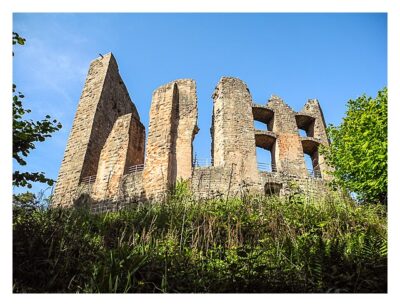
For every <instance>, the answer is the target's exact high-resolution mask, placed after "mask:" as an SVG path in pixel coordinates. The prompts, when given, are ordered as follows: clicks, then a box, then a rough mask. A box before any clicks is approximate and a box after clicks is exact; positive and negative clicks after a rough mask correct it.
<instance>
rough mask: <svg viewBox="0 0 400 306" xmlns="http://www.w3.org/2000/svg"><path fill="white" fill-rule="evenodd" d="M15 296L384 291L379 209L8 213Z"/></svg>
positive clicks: (324, 201) (340, 202)
mask: <svg viewBox="0 0 400 306" xmlns="http://www.w3.org/2000/svg"><path fill="white" fill-rule="evenodd" d="M13 243H14V249H13V269H14V274H13V281H14V292H386V290H387V227H386V207H385V206H381V205H370V206H368V205H363V206H357V205H355V204H354V203H352V202H350V201H347V200H344V199H342V198H340V197H337V196H335V195H329V196H326V197H325V198H321V199H319V200H318V201H317V200H312V201H311V200H306V199H303V198H301V197H300V198H297V199H296V200H293V199H292V200H289V199H279V198H274V197H244V198H242V199H231V200H227V201H226V200H210V201H200V202H198V201H194V200H193V199H192V198H191V197H190V195H189V194H188V193H187V192H186V190H185V188H180V189H179V188H178V189H177V190H176V192H175V194H174V195H172V196H171V197H170V198H169V199H168V200H167V201H166V202H165V203H158V204H152V205H149V204H147V205H145V204H136V205H132V206H131V208H130V209H125V210H123V211H119V212H112V213H103V214H91V213H89V212H88V211H86V210H84V209H40V208H32V207H30V208H29V207H18V206H15V207H14V215H13Z"/></svg>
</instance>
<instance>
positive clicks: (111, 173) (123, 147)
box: [93, 113, 145, 200]
mask: <svg viewBox="0 0 400 306" xmlns="http://www.w3.org/2000/svg"><path fill="white" fill-rule="evenodd" d="M144 134H145V130H144V126H143V125H142V123H141V122H140V121H138V120H137V119H136V118H135V117H134V116H133V114H132V113H131V114H126V115H123V116H121V117H119V118H118V119H117V121H115V124H114V127H113V129H112V131H111V133H110V134H109V136H108V138H107V141H106V143H105V145H104V147H103V149H102V151H101V154H100V162H99V166H98V169H97V176H96V182H95V183H94V186H93V199H95V200H102V199H107V198H111V199H113V198H118V197H119V193H120V189H121V185H122V176H123V175H124V173H126V172H127V171H128V169H129V166H132V165H139V164H143V162H144V138H145V136H144Z"/></svg>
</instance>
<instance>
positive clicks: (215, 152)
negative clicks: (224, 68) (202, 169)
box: [211, 77, 258, 185]
mask: <svg viewBox="0 0 400 306" xmlns="http://www.w3.org/2000/svg"><path fill="white" fill-rule="evenodd" d="M213 99H214V108H213V121H212V128H211V135H212V158H213V163H214V166H216V167H229V168H231V169H232V171H233V176H232V182H231V184H234V185H235V184H239V183H240V182H242V181H244V182H246V183H248V184H252V183H254V182H255V181H258V171H257V159H256V145H255V144H256V142H255V135H254V124H253V122H254V119H253V110H252V105H253V100H252V98H251V95H250V91H249V89H248V88H247V86H246V84H245V83H243V82H242V81H241V80H239V79H236V78H228V77H223V78H221V80H220V82H219V84H218V86H217V87H216V89H215V92H214V94H213Z"/></svg>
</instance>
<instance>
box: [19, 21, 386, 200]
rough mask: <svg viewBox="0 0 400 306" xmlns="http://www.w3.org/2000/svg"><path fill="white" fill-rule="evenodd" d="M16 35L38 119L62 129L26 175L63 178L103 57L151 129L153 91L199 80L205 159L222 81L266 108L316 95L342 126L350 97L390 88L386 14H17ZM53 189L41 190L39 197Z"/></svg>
mask: <svg viewBox="0 0 400 306" xmlns="http://www.w3.org/2000/svg"><path fill="white" fill-rule="evenodd" d="M13 30H14V31H15V32H18V33H19V34H20V35H21V36H23V37H25V38H26V39H27V43H26V45H25V46H23V47H19V46H18V47H17V48H16V49H15V56H14V59H13V61H14V66H13V80H14V83H15V84H17V88H18V90H20V91H22V92H23V93H24V94H25V96H26V98H25V106H26V107H28V108H30V109H32V118H33V119H40V118H43V117H44V116H45V115H46V114H50V115H51V116H52V117H54V118H57V119H59V120H60V121H61V122H62V124H63V129H62V130H61V131H60V132H57V133H55V134H54V135H53V137H52V138H50V139H48V140H47V141H46V142H44V143H38V144H37V149H36V150H34V151H32V153H31V155H30V156H29V158H28V166H27V167H24V168H26V170H27V171H44V172H45V173H46V175H47V176H48V177H51V178H54V179H56V178H57V173H58V169H59V167H60V164H61V160H62V158H63V153H64V149H65V145H66V142H67V138H68V134H69V131H70V129H71V126H72V121H73V117H74V114H75V111H76V108H77V104H78V101H79V97H80V94H81V91H82V88H83V84H84V81H85V77H86V73H87V70H88V68H89V63H90V61H91V60H93V59H94V58H96V57H97V56H98V54H99V53H102V54H105V53H108V52H110V51H111V52H113V54H114V55H115V57H116V59H117V62H118V65H119V69H120V74H121V76H122V78H123V80H124V82H125V84H126V86H127V88H128V91H129V93H130V96H131V98H132V100H133V101H134V103H135V105H136V107H137V109H138V112H139V114H140V117H141V120H142V122H143V124H144V125H145V126H146V127H147V125H148V114H149V110H150V103H151V95H152V92H153V91H154V89H156V88H157V87H158V86H160V85H162V84H165V83H167V82H170V81H172V80H174V79H178V78H192V79H194V80H196V82H197V93H198V107H199V120H198V126H199V127H200V132H199V133H198V135H197V136H196V138H195V141H194V149H195V152H196V155H197V156H198V157H200V158H208V157H210V146H211V139H210V127H211V113H212V99H211V95H212V93H213V90H214V88H215V86H216V85H217V83H218V81H219V79H220V78H221V77H222V76H234V77H238V78H240V79H242V80H243V81H244V82H245V83H246V84H247V85H248V87H249V89H250V92H251V94H252V96H253V100H254V101H255V102H257V103H261V104H264V103H266V101H267V99H268V98H269V97H270V96H271V95H272V94H275V95H278V96H280V97H282V98H283V99H284V100H285V102H286V103H287V104H288V105H290V106H291V107H292V108H293V109H294V110H296V111H298V110H300V109H301V108H302V106H303V105H304V104H305V102H306V101H307V99H309V98H317V99H318V100H319V102H320V104H321V106H322V109H323V111H324V115H325V120H326V122H327V123H332V124H334V125H337V124H339V123H340V121H341V118H342V117H343V115H344V113H345V110H346V102H347V101H348V100H349V99H354V98H356V97H358V96H360V95H361V94H363V93H366V94H367V95H370V96H375V95H376V93H377V91H378V90H379V89H381V88H382V87H384V86H386V85H387V17H386V14H373V13H362V14H350V13H345V14H337V13H328V14H302V13H294V14H291V13H285V14H277V13H270V14H258V13H257V14H238V13H234V14H220V13H218V14H217V13H214V14H187V13H186V14H141V13H139V14H128V13H124V14H69V13H62V14H53V13H47V14H34V13H29V14H20V13H18V14H14V18H13ZM146 132H147V131H146ZM259 159H261V161H264V160H263V159H264V156H263V157H259ZM14 166H15V169H19V168H18V167H17V166H16V165H15V164H14ZM21 170H22V169H21ZM44 188H46V186H45V185H41V184H36V185H35V186H34V189H33V191H34V192H38V191H39V190H40V189H44ZM15 191H16V192H18V191H21V190H19V189H17V190H15Z"/></svg>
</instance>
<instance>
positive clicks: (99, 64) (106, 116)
mask: <svg viewBox="0 0 400 306" xmlns="http://www.w3.org/2000/svg"><path fill="white" fill-rule="evenodd" d="M212 99H213V114H212V126H211V130H210V131H211V141H212V145H211V156H212V162H211V163H209V164H205V165H201V164H199V163H198V162H197V160H194V158H193V156H194V152H193V139H194V137H195V135H196V133H197V132H198V127H197V116H198V111H197V93H196V83H195V81H194V80H191V79H179V80H175V81H172V82H170V83H167V84H165V85H162V86H160V87H158V88H157V89H156V90H155V91H154V92H153V96H152V101H151V107H150V116H149V130H148V138H147V144H146V145H145V128H144V126H143V124H142V123H141V121H140V117H139V114H138V112H137V110H136V107H135V105H134V104H133V103H132V101H131V99H130V97H129V94H128V91H127V89H126V87H125V85H124V82H123V81H122V79H121V76H120V75H119V72H118V66H117V63H116V61H115V59H114V57H113V55H112V54H111V53H110V54H107V55H105V56H104V57H102V58H97V59H95V60H94V61H93V62H92V63H91V64H90V68H89V73H88V76H87V79H86V82H85V86H84V89H83V92H82V96H81V98H80V101H79V105H78V109H77V112H76V115H75V118H74V122H73V125H72V130H71V132H70V135H69V139H68V143H67V147H66V150H65V153H64V159H63V161H62V164H61V168H60V172H59V176H58V180H57V184H56V188H55V192H54V195H53V204H54V205H62V206H71V205H73V204H74V203H75V202H76V200H77V199H80V200H79V201H82V199H85V201H86V200H88V202H89V203H90V205H91V208H92V209H93V210H94V211H104V210H109V209H119V208H120V207H122V206H123V204H124V203H125V204H129V203H135V202H138V201H152V200H155V201H159V200H162V198H163V196H164V195H165V194H166V191H167V190H168V189H169V188H171V187H173V186H174V185H175V184H176V183H177V182H178V181H180V180H185V181H187V182H188V183H189V186H190V188H191V191H192V194H193V196H194V197H196V198H210V197H221V196H222V197H228V196H229V197H232V196H237V195H240V194H243V193H244V192H246V193H254V194H277V195H287V194H290V193H291V192H292V186H293V185H296V186H297V187H296V188H297V189H296V190H297V191H296V192H298V190H302V191H303V192H305V193H307V194H308V193H312V192H317V193H319V192H321V190H323V189H324V188H326V184H325V182H327V181H329V180H330V179H331V177H330V175H329V171H330V170H331V169H330V168H329V166H328V165H327V164H326V163H325V161H324V157H323V155H321V150H320V147H321V146H327V145H329V140H328V137H327V134H326V125H325V120H324V116H323V113H322V110H321V107H320V105H319V102H318V101H317V100H316V99H310V100H308V102H307V103H306V104H305V106H304V107H303V109H302V110H301V111H299V112H296V111H294V110H293V109H292V108H291V107H290V106H288V105H287V104H286V103H285V102H284V101H283V100H282V99H281V98H279V97H277V96H271V98H270V99H268V101H267V103H265V104H258V103H255V102H254V101H253V99H252V96H251V94H250V90H249V89H248V87H247V85H246V84H245V83H244V82H243V81H241V80H240V79H238V78H233V77H222V78H221V79H220V81H219V83H218V84H217V87H216V88H215V91H214V93H213V95H212ZM255 121H259V122H262V123H264V124H265V128H264V129H256V128H255V127H254V122H255ZM300 130H303V131H304V134H305V135H304V134H300V133H299V131H300ZM145 148H146V150H145ZM256 148H262V149H263V150H265V151H267V152H268V154H270V156H271V163H270V164H269V165H265V164H262V163H260V162H258V160H257V154H258V153H257V149H256ZM306 155H309V156H310V158H311V160H312V166H311V169H307V168H308V167H307V164H306V162H305V156H306ZM79 201H78V202H79Z"/></svg>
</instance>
